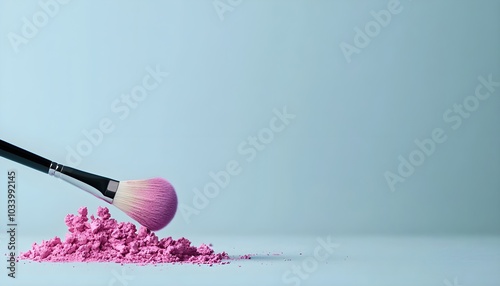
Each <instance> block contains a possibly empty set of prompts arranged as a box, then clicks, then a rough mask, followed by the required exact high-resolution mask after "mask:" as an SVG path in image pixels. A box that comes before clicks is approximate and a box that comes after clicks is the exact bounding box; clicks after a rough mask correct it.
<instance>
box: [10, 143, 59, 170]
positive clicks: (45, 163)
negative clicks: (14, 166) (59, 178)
mask: <svg viewBox="0 0 500 286" xmlns="http://www.w3.org/2000/svg"><path fill="white" fill-rule="evenodd" d="M0 156H2V157H4V158H7V159H9V160H12V161H14V162H17V163H19V164H23V165H25V166H28V167H30V168H33V169H35V170H38V171H40V172H43V173H48V172H49V168H50V164H51V163H52V161H50V160H48V159H45V158H43V157H42V156H38V155H37V154H34V153H31V152H29V151H26V150H24V149H22V148H19V147H17V146H14V145H12V144H10V143H8V142H5V141H3V140H1V139H0Z"/></svg>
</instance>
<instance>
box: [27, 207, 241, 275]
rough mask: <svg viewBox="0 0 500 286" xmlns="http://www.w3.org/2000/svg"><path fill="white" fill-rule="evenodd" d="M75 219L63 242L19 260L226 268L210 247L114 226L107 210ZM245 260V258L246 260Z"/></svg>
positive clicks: (124, 224) (42, 246) (40, 246)
mask: <svg viewBox="0 0 500 286" xmlns="http://www.w3.org/2000/svg"><path fill="white" fill-rule="evenodd" d="M78 214H79V215H76V216H75V215H73V214H68V215H67V216H66V219H65V222H66V225H67V226H68V231H69V233H67V234H66V239H65V240H64V241H63V240H61V239H60V238H59V237H57V236H56V237H54V238H52V239H50V240H48V241H42V243H41V244H37V243H34V244H33V246H32V249H31V250H29V251H27V252H24V253H21V255H20V258H21V259H27V260H33V261H40V262H42V261H47V262H116V263H136V264H142V265H145V264H157V263H190V264H210V265H213V264H226V263H229V262H227V261H224V260H227V259H229V256H228V255H227V253H225V252H222V253H215V252H214V250H213V249H212V248H210V246H208V245H205V244H202V245H201V246H200V247H198V248H197V247H194V246H191V242H190V241H189V240H188V239H186V238H180V239H178V240H174V239H172V238H171V237H168V238H162V239H160V240H159V239H158V237H157V236H156V235H155V234H154V233H153V232H151V231H149V230H148V229H146V228H145V227H143V226H141V227H140V229H139V231H137V229H136V227H135V225H134V224H132V223H128V222H117V221H116V220H115V219H112V218H111V215H110V214H109V210H108V208H102V207H99V208H98V209H97V216H98V217H97V218H96V217H94V216H93V215H91V216H90V222H89V219H88V217H87V208H86V207H82V208H80V209H79V210H78ZM246 259H248V258H246Z"/></svg>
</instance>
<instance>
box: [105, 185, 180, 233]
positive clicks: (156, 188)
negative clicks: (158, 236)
mask: <svg viewBox="0 0 500 286" xmlns="http://www.w3.org/2000/svg"><path fill="white" fill-rule="evenodd" d="M113 205H114V206H116V207H117V208H119V209H120V210H122V211H123V212H125V213H126V214H127V215H128V216H130V217H131V218H133V219H134V220H136V221H137V222H138V223H140V224H141V225H143V226H145V227H147V228H148V229H150V230H153V231H156V230H160V229H162V228H164V227H165V226H166V225H167V224H168V223H169V222H170V221H171V220H172V218H173V217H174V215H175V212H176V211H177V195H176V194H175V190H174V187H172V185H171V184H170V183H169V182H168V181H167V180H165V179H162V178H153V179H148V180H132V181H121V182H120V184H119V185H118V190H117V191H116V195H115V198H114V199H113Z"/></svg>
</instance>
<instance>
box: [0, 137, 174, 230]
mask: <svg viewBox="0 0 500 286" xmlns="http://www.w3.org/2000/svg"><path fill="white" fill-rule="evenodd" d="M0 156H2V157H5V158H7V159H9V160H12V161H15V162H17V163H20V164H23V165H25V166H28V167H30V168H33V169H35V170H38V171H40V172H43V173H48V174H49V175H51V176H54V177H56V178H60V179H62V180H64V181H66V182H68V183H70V184H72V185H74V186H77V187H79V188H80V189H82V190H84V191H86V192H88V193H90V194H92V195H94V196H96V197H98V198H100V199H102V200H104V201H106V202H107V203H110V204H112V205H114V206H116V207H117V208H119V209H120V210H122V211H123V212H124V213H126V214H127V215H128V216H130V217H131V218H133V219H134V220H136V221H137V222H138V223H140V224H141V225H143V226H145V227H147V228H148V229H150V230H153V231H155V230H160V229H162V228H163V227H165V226H166V225H167V224H168V223H169V222H170V221H171V220H172V218H173V217H174V215H175V212H176V210H177V195H176V194H175V190H174V188H173V187H172V185H171V184H170V183H169V182H168V181H167V180H165V179H162V178H153V179H147V180H132V181H117V180H113V179H109V178H106V177H102V176H99V175H95V174H91V173H87V172H84V171H80V170H77V169H74V168H70V167H67V166H63V165H61V164H58V163H56V162H52V161H50V160H48V159H45V158H43V157H41V156H38V155H36V154H34V153H31V152H29V151H26V150H24V149H22V148H19V147H17V146H14V145H12V144H10V143H7V142H5V141H3V140H0Z"/></svg>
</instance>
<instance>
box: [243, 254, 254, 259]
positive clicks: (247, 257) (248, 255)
mask: <svg viewBox="0 0 500 286" xmlns="http://www.w3.org/2000/svg"><path fill="white" fill-rule="evenodd" d="M240 259H252V256H250V254H245V255H242V256H240Z"/></svg>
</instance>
